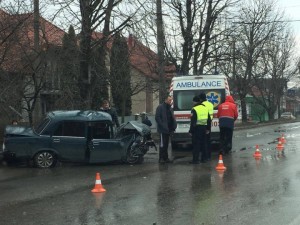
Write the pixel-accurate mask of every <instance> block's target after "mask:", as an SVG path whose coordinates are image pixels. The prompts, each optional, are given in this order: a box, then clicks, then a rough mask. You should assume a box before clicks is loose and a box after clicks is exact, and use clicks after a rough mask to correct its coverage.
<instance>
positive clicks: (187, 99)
mask: <svg viewBox="0 0 300 225" xmlns="http://www.w3.org/2000/svg"><path fill="white" fill-rule="evenodd" d="M203 92H205V94H206V96H207V100H208V101H210V102H211V103H213V105H214V108H215V109H217V108H218V105H219V104H220V103H222V102H224V100H225V90H224V89H216V90H205V91H203ZM200 93H201V91H200V90H188V91H186V90H184V91H174V110H191V109H192V108H193V97H194V96H196V95H199V94H200Z"/></svg>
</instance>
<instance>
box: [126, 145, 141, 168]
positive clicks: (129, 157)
mask: <svg viewBox="0 0 300 225" xmlns="http://www.w3.org/2000/svg"><path fill="white" fill-rule="evenodd" d="M126 162H127V163H128V164H140V163H142V162H144V156H141V155H137V154H136V150H135V149H134V148H132V145H130V147H129V148H128V150H127V154H126Z"/></svg>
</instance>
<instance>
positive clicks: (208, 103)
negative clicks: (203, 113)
mask: <svg viewBox="0 0 300 225" xmlns="http://www.w3.org/2000/svg"><path fill="white" fill-rule="evenodd" d="M202 104H203V105H205V106H206V107H207V108H208V113H209V115H210V118H211V119H213V117H214V105H213V104H212V103H211V102H209V101H207V100H206V101H204V102H202Z"/></svg>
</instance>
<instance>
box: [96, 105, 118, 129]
mask: <svg viewBox="0 0 300 225" xmlns="http://www.w3.org/2000/svg"><path fill="white" fill-rule="evenodd" d="M100 111H101V112H106V113H109V114H110V115H111V118H112V122H113V124H114V125H116V127H119V126H120V123H119V119H118V114H117V111H116V109H115V108H113V107H110V104H109V101H108V100H103V101H102V104H101V107H100Z"/></svg>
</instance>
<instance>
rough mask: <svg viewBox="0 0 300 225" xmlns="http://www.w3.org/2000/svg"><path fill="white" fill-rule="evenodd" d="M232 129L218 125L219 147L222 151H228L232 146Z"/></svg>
mask: <svg viewBox="0 0 300 225" xmlns="http://www.w3.org/2000/svg"><path fill="white" fill-rule="evenodd" d="M232 136H233V129H231V128H228V127H220V148H221V151H223V152H224V153H228V152H230V151H231V148H232Z"/></svg>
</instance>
